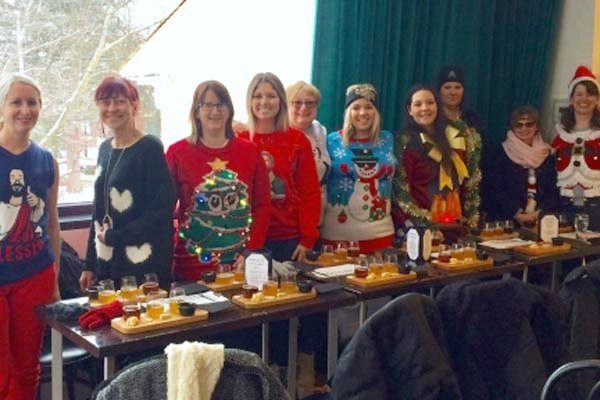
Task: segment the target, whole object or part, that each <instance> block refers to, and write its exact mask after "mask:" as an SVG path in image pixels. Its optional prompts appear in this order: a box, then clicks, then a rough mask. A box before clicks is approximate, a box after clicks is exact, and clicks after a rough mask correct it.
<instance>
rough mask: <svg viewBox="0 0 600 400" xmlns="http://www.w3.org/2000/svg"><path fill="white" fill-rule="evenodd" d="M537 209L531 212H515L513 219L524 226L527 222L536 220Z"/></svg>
mask: <svg viewBox="0 0 600 400" xmlns="http://www.w3.org/2000/svg"><path fill="white" fill-rule="evenodd" d="M538 213H539V212H538V211H533V212H528V213H526V212H520V213H517V214H516V215H515V220H516V221H517V222H518V223H519V225H521V226H525V225H527V224H531V223H532V222H535V221H536V220H537V217H538Z"/></svg>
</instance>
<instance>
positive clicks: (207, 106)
mask: <svg viewBox="0 0 600 400" xmlns="http://www.w3.org/2000/svg"><path fill="white" fill-rule="evenodd" d="M226 107H227V103H200V108H201V109H203V110H204V111H212V110H214V109H215V108H216V109H217V111H223V109H224V108H226Z"/></svg>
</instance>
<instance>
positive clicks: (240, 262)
mask: <svg viewBox="0 0 600 400" xmlns="http://www.w3.org/2000/svg"><path fill="white" fill-rule="evenodd" d="M244 261H246V258H245V257H244V256H243V255H241V254H240V255H238V256H237V258H236V259H235V262H234V263H233V270H234V271H235V270H237V269H238V268H242V270H243V269H244Z"/></svg>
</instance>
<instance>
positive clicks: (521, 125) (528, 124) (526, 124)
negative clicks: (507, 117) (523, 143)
mask: <svg viewBox="0 0 600 400" xmlns="http://www.w3.org/2000/svg"><path fill="white" fill-rule="evenodd" d="M535 125H536V122H533V121H530V122H517V123H516V124H515V129H519V128H524V127H526V128H533V127H534V126H535Z"/></svg>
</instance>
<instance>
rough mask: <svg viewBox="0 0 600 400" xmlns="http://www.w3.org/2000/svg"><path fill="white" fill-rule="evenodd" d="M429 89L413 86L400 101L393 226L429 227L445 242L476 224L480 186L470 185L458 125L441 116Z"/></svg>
mask: <svg viewBox="0 0 600 400" xmlns="http://www.w3.org/2000/svg"><path fill="white" fill-rule="evenodd" d="M440 104H441V103H440V101H439V99H438V97H437V94H436V92H435V90H434V89H432V88H431V87H429V86H426V85H422V84H417V85H415V86H413V87H412V88H411V89H410V90H409V92H408V94H407V96H406V99H405V102H404V128H403V131H402V133H401V134H400V135H397V137H396V146H395V147H396V148H395V151H396V155H397V157H398V160H399V163H400V165H401V168H400V169H399V171H398V174H396V177H395V180H394V193H395V200H396V205H397V206H398V209H397V210H398V211H399V212H398V215H397V220H396V223H397V224H398V225H399V227H401V226H403V225H404V226H406V221H407V220H410V221H411V222H412V224H413V225H414V224H431V223H434V224H436V225H438V226H439V227H440V230H441V231H443V232H444V235H446V234H450V237H448V239H449V240H452V238H453V237H454V236H456V235H459V234H461V233H462V231H463V230H464V229H463V226H464V225H465V224H466V225H468V226H475V225H476V224H477V222H476V221H477V219H478V216H479V214H478V206H479V204H478V202H477V198H478V197H477V193H478V192H479V187H478V186H476V185H469V180H470V179H471V177H472V176H473V174H475V173H477V171H478V169H477V167H474V166H471V165H470V164H469V163H468V161H467V150H468V147H467V141H466V140H465V133H464V131H462V130H461V128H462V126H461V125H454V124H452V123H451V122H450V121H449V120H448V119H447V118H446V117H445V116H444V114H443V113H442V111H441V105H440Z"/></svg>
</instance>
